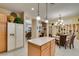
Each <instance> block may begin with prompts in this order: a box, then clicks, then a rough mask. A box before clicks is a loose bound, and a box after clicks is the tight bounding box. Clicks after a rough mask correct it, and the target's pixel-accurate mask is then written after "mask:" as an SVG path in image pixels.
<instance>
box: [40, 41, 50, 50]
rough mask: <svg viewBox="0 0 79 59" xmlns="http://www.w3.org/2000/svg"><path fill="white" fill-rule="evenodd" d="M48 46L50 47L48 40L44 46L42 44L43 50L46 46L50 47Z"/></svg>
mask: <svg viewBox="0 0 79 59" xmlns="http://www.w3.org/2000/svg"><path fill="white" fill-rule="evenodd" d="M48 47H50V42H48V43H46V44H44V45H42V46H41V50H44V49H46V48H48Z"/></svg>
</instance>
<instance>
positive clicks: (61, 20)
mask: <svg viewBox="0 0 79 59" xmlns="http://www.w3.org/2000/svg"><path fill="white" fill-rule="evenodd" d="M55 25H56V26H63V25H64V23H63V19H62V18H61V14H60V15H59V18H58V21H57V22H56V23H55Z"/></svg>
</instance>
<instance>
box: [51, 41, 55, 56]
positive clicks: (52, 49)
mask: <svg viewBox="0 0 79 59" xmlns="http://www.w3.org/2000/svg"><path fill="white" fill-rule="evenodd" d="M54 55H55V40H52V41H51V56H54Z"/></svg>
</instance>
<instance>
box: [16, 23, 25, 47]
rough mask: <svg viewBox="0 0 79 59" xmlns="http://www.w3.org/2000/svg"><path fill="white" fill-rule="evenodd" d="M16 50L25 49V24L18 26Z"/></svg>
mask: <svg viewBox="0 0 79 59" xmlns="http://www.w3.org/2000/svg"><path fill="white" fill-rule="evenodd" d="M15 31H16V48H20V47H23V24H16V30H15Z"/></svg>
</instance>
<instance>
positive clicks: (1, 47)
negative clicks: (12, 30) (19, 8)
mask: <svg viewBox="0 0 79 59" xmlns="http://www.w3.org/2000/svg"><path fill="white" fill-rule="evenodd" d="M6 23H7V16H6V15H5V14H0V52H5V51H6V50H7V31H6V28H7V27H6V25H7V24H6Z"/></svg>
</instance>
